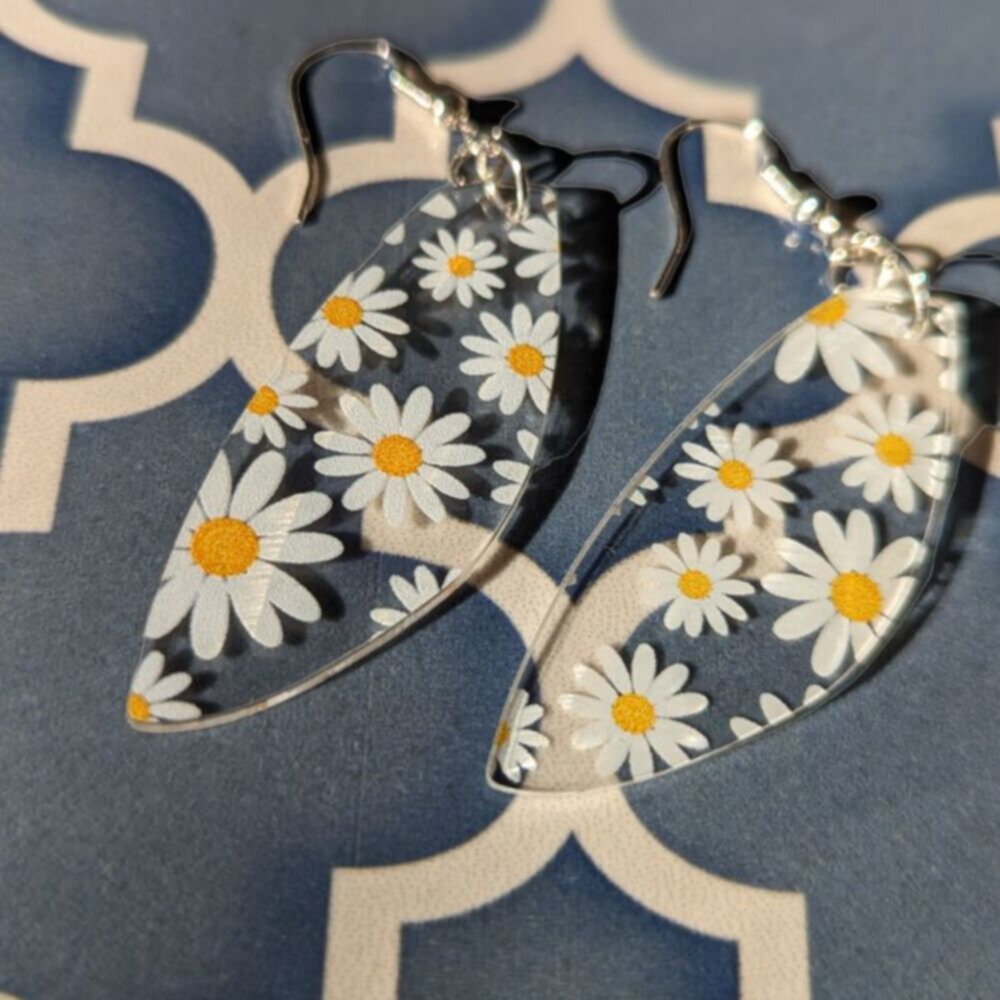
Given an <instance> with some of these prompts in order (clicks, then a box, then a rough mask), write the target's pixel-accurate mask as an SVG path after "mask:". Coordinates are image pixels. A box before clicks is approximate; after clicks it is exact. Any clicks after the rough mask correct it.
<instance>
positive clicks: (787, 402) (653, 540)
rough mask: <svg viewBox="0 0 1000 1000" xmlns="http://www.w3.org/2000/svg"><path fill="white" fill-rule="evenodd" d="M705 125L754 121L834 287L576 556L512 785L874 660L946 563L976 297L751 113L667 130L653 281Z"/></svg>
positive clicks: (833, 678) (679, 747)
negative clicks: (941, 560)
mask: <svg viewBox="0 0 1000 1000" xmlns="http://www.w3.org/2000/svg"><path fill="white" fill-rule="evenodd" d="M708 124H712V125H719V126H721V127H731V128H734V129H736V130H738V131H739V133H740V134H741V135H742V137H743V139H744V141H745V142H747V143H748V144H750V146H751V147H752V149H753V150H754V151H755V153H756V156H757V160H758V168H757V173H758V176H759V178H760V179H761V180H762V181H763V182H764V183H765V184H766V185H767V186H768V187H769V188H770V189H771V191H772V192H773V193H774V194H775V195H777V197H778V198H779V199H780V201H781V203H782V204H783V205H784V207H785V209H786V210H787V216H788V218H789V220H790V221H791V222H792V223H793V224H794V225H796V226H798V227H800V228H801V229H802V230H804V231H805V232H806V234H807V235H808V237H809V238H810V239H812V240H813V241H814V242H815V244H816V245H817V246H818V248H819V249H821V250H822V252H823V253H824V255H825V257H826V260H827V267H828V282H829V285H830V289H831V294H830V295H829V296H828V297H827V298H825V299H824V300H823V301H821V302H819V303H818V304H816V305H815V306H814V307H813V308H811V309H810V310H809V311H808V312H807V313H806V314H805V315H804V316H800V317H799V318H798V319H795V320H793V321H792V322H791V323H790V324H789V325H788V326H787V327H785V328H784V329H783V330H781V331H780V332H778V333H777V334H775V335H774V336H773V337H771V338H770V339H769V340H768V341H767V342H766V343H764V344H763V345H762V346H761V347H760V348H758V349H757V350H756V351H754V353H753V354H752V355H751V356H750V357H749V358H747V359H746V361H744V362H743V364H741V365H740V366H739V367H738V368H737V369H736V370H735V371H734V372H732V373H731V374H730V375H729V376H728V377H727V378H725V379H724V380H723V381H722V382H721V383H720V384H719V385H718V386H717V387H716V388H715V389H714V390H713V391H712V392H711V393H709V394H708V395H707V396H706V397H705V398H704V399H703V400H702V402H701V403H700V404H699V405H698V406H697V407H696V408H695V409H694V410H693V411H692V412H691V413H690V414H688V416H687V417H685V419H684V420H683V421H682V422H681V423H680V425H679V426H678V427H677V428H675V429H674V430H673V431H672V432H671V433H670V434H668V435H667V437H666V438H665V439H664V441H663V442H662V444H660V446H659V447H658V448H657V449H656V451H655V452H654V453H653V455H652V456H651V457H650V459H649V460H648V461H647V462H645V463H644V465H643V466H642V468H640V469H639V470H638V471H637V472H636V474H635V475H634V476H633V477H632V479H631V480H630V481H629V482H628V484H627V485H626V486H625V487H624V489H623V490H622V491H621V493H620V494H619V496H618V499H617V500H616V501H615V503H614V504H613V505H612V507H611V508H610V510H608V512H607V513H606V514H605V515H604V517H603V518H602V519H601V521H600V522H599V523H598V525H597V527H596V528H595V529H594V531H593V532H592V534H591V535H590V537H589V539H588V540H587V542H586V544H585V545H584V547H583V549H582V551H581V552H580V553H579V555H578V556H577V557H576V558H575V559H574V560H573V563H572V565H571V566H570V569H569V571H568V572H567V574H566V576H565V578H564V580H563V581H562V584H561V586H560V589H559V593H558V595H557V597H556V599H555V600H554V602H553V604H552V606H551V608H550V610H549V612H548V613H547V615H546V617H545V620H544V624H543V626H542V628H541V629H540V631H539V634H538V636H537V637H536V638H535V640H534V641H533V643H532V644H531V646H530V648H529V650H528V652H527V654H526V656H525V659H524V661H523V663H522V666H521V669H520V672H519V674H518V677H517V680H516V681H515V683H514V685H513V688H512V690H511V693H510V695H509V697H508V700H507V704H506V706H505V709H504V713H503V716H502V722H501V724H500V726H499V728H498V731H497V737H496V740H495V745H494V747H493V748H492V751H491V754H490V757H489V762H488V770H487V774H488V779H489V781H490V783H491V784H493V785H494V786H495V787H498V788H501V789H504V790H507V791H514V790H519V789H525V790H530V791H570V790H585V789H590V788H596V787H605V786H608V785H616V784H629V783H633V782H637V781H642V780H645V779H647V778H651V777H653V776H655V775H658V774H662V773H666V772H670V771H674V770H677V769H679V768H681V767H684V766H687V765H689V764H691V763H693V762H696V761H701V760H706V759H708V758H709V757H712V756H714V755H715V754H717V753H719V752H721V751H723V750H725V749H729V748H732V747H734V746H737V745H739V744H740V743H742V742H744V741H746V740H747V739H750V738H752V737H755V736H756V735H758V734H760V733H761V732H763V731H764V730H766V729H770V728H772V727H774V726H777V725H779V724H783V723H785V722H787V721H790V720H792V719H794V718H797V717H799V716H801V715H802V714H803V713H804V712H805V711H807V710H811V709H814V708H816V707H817V706H819V705H821V704H823V703H824V702H826V701H828V700H829V699H830V698H831V697H833V696H834V695H835V694H837V693H839V692H841V691H842V690H844V688H846V687H847V686H848V685H849V684H850V683H851V682H852V681H854V680H856V679H857V678H858V677H859V676H860V675H861V674H862V673H863V672H864V670H865V669H866V668H867V667H868V666H869V665H870V664H871V663H872V662H873V660H874V659H875V658H876V657H877V656H878V655H879V653H880V652H881V651H882V650H883V649H884V648H885V645H886V643H887V641H888V640H889V639H890V637H891V636H892V635H893V634H894V632H895V631H896V630H897V629H898V628H899V627H900V626H901V625H902V624H903V623H904V622H905V621H906V620H907V619H908V617H909V616H910V613H911V611H912V609H913V607H914V602H915V600H916V597H917V595H918V594H919V592H920V590H921V588H922V587H923V586H924V584H925V583H926V582H927V581H928V579H929V576H930V573H931V567H932V562H933V560H932V556H933V554H934V552H935V550H936V548H937V547H938V544H939V542H940V539H941V535H942V528H943V524H944V520H945V518H944V515H945V509H946V505H947V503H948V495H949V492H950V489H951V485H952V482H953V480H954V478H955V472H956V467H957V453H958V448H957V445H958V444H960V443H961V442H960V441H958V440H956V434H961V433H962V431H963V428H962V420H961V416H962V413H963V410H962V406H961V398H960V393H961V390H962V386H963V381H964V366H963V358H964V348H963V344H964V332H965V313H964V311H963V306H962V304H961V303H960V302H959V301H958V300H957V299H955V298H952V297H949V296H947V295H944V294H934V293H932V291H931V288H930V277H929V275H928V273H927V272H925V271H924V270H922V269H920V268H918V267H917V266H915V265H914V264H913V263H912V262H911V261H910V259H909V258H908V257H907V255H906V254H905V253H904V252H903V251H902V250H901V249H900V248H899V247H897V246H895V245H894V244H893V243H892V242H891V241H889V240H888V239H886V238H884V237H882V236H880V235H878V234H876V233H874V232H871V231H870V230H867V229H864V228H862V227H860V226H859V225H858V223H857V218H858V215H859V214H860V210H861V209H863V208H865V207H870V206H866V205H865V204H864V203H862V202H861V201H860V200H858V199H851V200H846V201H845V200H837V199H834V198H832V197H831V196H829V195H827V194H826V193H825V192H824V191H823V190H822V188H821V187H820V186H819V185H818V184H817V183H816V182H815V181H813V180H812V179H810V178H809V177H808V176H806V175H805V174H802V173H800V172H797V171H795V170H794V169H793V168H792V167H791V166H790V164H789V163H788V161H787V159H786V158H785V157H784V155H783V153H782V152H781V150H780V148H779V147H778V145H777V144H776V143H775V142H774V140H773V139H772V138H771V137H770V136H769V135H768V134H767V132H766V131H765V130H764V127H763V125H762V124H761V123H760V122H759V121H757V120H753V121H750V122H748V123H746V124H743V125H736V124H730V123H706V122H687V123H684V124H682V125H680V126H678V127H677V128H676V129H674V130H673V131H672V132H671V133H670V134H669V135H668V136H667V137H666V139H665V140H664V143H663V146H662V149H661V153H660V164H661V173H662V178H663V181H664V184H665V185H666V188H667V190H668V193H669V195H670V198H671V202H672V205H673V208H674V213H675V218H676V224H677V238H676V244H675V248H674V251H673V253H672V254H671V256H670V259H669V261H668V263H667V266H666V268H665V269H664V272H663V274H662V276H661V277H660V279H659V280H658V281H657V283H656V285H655V286H654V288H653V292H652V294H653V295H654V296H660V295H663V294H665V293H667V292H668V291H670V290H671V289H672V287H673V286H674V283H675V282H676V280H677V277H678V275H679V272H680V268H681V265H682V263H683V261H684V260H685V257H686V255H687V253H688V250H689V248H690V244H691V240H692V232H693V231H692V227H691V220H690V213H689V211H688V206H687V201H686V197H685V194H684V187H683V183H682V178H681V171H680V165H679V160H678V150H679V147H680V144H681V141H682V139H683V138H684V136H686V135H688V134H690V133H691V132H694V131H696V130H701V129H703V128H704V127H705V126H706V125H708ZM609 608H614V614H609V613H608V609H609Z"/></svg>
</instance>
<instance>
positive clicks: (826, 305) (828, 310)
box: [806, 295, 847, 326]
mask: <svg viewBox="0 0 1000 1000" xmlns="http://www.w3.org/2000/svg"><path fill="white" fill-rule="evenodd" d="M846 315H847V299H845V298H844V296H843V295H831V296H830V297H829V298H828V299H824V300H823V301H822V302H821V303H820V304H819V305H818V306H813V308H812V309H810V310H809V312H807V313H806V319H807V320H808V321H809V322H810V323H812V324H813V326H836V325H837V324H838V323H839V322H840V321H841V320H842V319H843V318H844V316H846Z"/></svg>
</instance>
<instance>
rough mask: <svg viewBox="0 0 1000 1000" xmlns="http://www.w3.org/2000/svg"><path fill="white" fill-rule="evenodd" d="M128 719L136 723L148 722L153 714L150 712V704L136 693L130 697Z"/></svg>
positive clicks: (127, 708) (126, 709)
mask: <svg viewBox="0 0 1000 1000" xmlns="http://www.w3.org/2000/svg"><path fill="white" fill-rule="evenodd" d="M125 711H126V712H128V717H129V718H130V719H134V720H135V721H136V722H147V721H148V720H149V717H150V715H151V714H152V713H151V712H150V710H149V702H148V701H147V700H146V699H145V698H143V696H142V695H141V694H136V693H135V692H134V691H133V692H132V693H131V694H130V695H129V696H128V704H127V705H126V707H125Z"/></svg>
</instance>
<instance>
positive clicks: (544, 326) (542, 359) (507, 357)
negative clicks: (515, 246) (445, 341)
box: [459, 303, 559, 416]
mask: <svg viewBox="0 0 1000 1000" xmlns="http://www.w3.org/2000/svg"><path fill="white" fill-rule="evenodd" d="M479 322H480V323H482V325H483V329H484V330H486V332H487V333H488V334H489V337H463V338H462V346H463V347H465V348H467V349H468V350H470V351H472V352H473V353H474V354H478V355H479V357H476V358H469V359H468V360H467V361H463V362H462V363H461V365H459V369H460V370H461V371H462V372H463V373H464V374H466V375H485V376H486V378H485V379H484V380H483V382H482V384H481V385H480V386H479V398H480V399H482V400H487V401H488V400H491V399H497V398H498V397H499V399H500V412H501V413H503V414H505V415H506V416H510V414H512V413H516V412H517V410H518V409H519V408H520V406H521V404H522V403H523V402H524V397H525V394H528V395H530V396H531V401H532V402H533V403H534V404H535V406H536V407H537V408H538V410H539V411H540V412H541V413H545V411H546V410H548V408H549V395H550V393H551V391H552V373H553V371H554V369H555V365H556V349H557V348H558V346H559V314H558V313H556V312H555V311H553V310H549V311H548V312H544V313H542V315H541V316H539V317H538V319H536V320H534V322H532V319H531V312H530V310H529V309H528V307H527V306H526V305H523V304H521V303H518V304H517V305H516V306H514V309H513V312H511V314H510V326H511V328H510V329H508V328H507V326H506V325H505V324H504V323H502V322H500V320H499V319H497V318H496V316H494V315H492V314H491V313H488V312H481V313H480V314H479Z"/></svg>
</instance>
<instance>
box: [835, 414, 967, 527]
mask: <svg viewBox="0 0 1000 1000" xmlns="http://www.w3.org/2000/svg"><path fill="white" fill-rule="evenodd" d="M858 408H859V409H860V410H861V415H862V416H863V417H864V419H863V420H859V419H858V418H857V417H847V416H841V417H839V418H838V420H839V423H840V425H841V426H842V427H843V429H844V430H845V431H846V432H847V436H846V437H842V438H837V439H835V440H834V441H832V442H831V446H832V447H833V448H835V449H836V450H837V451H839V452H842V453H844V454H847V455H850V456H852V457H853V458H854V459H855V461H854V462H852V463H851V464H850V465H849V466H848V467H847V468H846V469H845V470H844V474H843V476H841V480H842V482H843V483H844V485H845V486H861V487H863V496H864V498H865V500H867V501H868V503H879V502H880V501H881V500H883V499H884V498H885V495H886V494H887V493H888V492H889V490H890V489H891V490H892V499H893V502H894V503H895V504H896V506H897V507H898V508H899V509H900V510H901V511H903V513H904V514H911V513H912V512H913V511H914V510H915V509H916V505H917V504H916V492H915V490H914V489H913V487H914V485H916V486H917V487H918V488H919V489H921V490H922V491H923V492H924V493H926V494H927V495H928V496H929V497H932V498H933V499H935V500H940V499H941V497H942V496H944V490H945V485H946V484H947V479H948V471H949V466H948V463H947V462H943V461H941V460H940V459H939V458H935V457H934V456H940V455H945V454H947V453H948V452H949V451H950V450H951V447H952V441H951V438H950V437H949V436H948V435H947V434H934V433H932V432H933V431H934V430H935V428H937V426H938V425H939V424H940V422H941V418H940V416H939V414H937V413H935V412H934V411H933V410H923V411H921V412H920V413H918V414H916V415H915V416H914V415H913V411H912V408H911V404H910V401H909V400H908V399H906V397H905V396H900V395H894V396H891V397H889V401H888V404H887V405H885V406H883V405H882V404H881V403H880V402H879V401H878V400H877V399H874V398H872V397H870V396H863V397H860V398H859V399H858Z"/></svg>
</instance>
